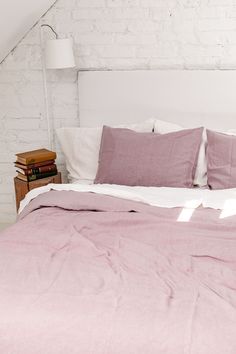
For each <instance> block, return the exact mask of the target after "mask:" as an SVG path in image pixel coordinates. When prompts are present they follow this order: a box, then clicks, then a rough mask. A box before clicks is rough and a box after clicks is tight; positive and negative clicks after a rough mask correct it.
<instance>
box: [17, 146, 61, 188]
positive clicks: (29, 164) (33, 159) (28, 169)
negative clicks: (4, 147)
mask: <svg viewBox="0 0 236 354" xmlns="http://www.w3.org/2000/svg"><path fill="white" fill-rule="evenodd" d="M16 157H17V158H16V162H15V167H16V168H17V170H16V172H17V178H19V179H21V180H22V181H26V182H31V181H35V180H38V179H41V178H45V177H51V176H55V175H56V174H57V166H56V164H55V159H56V157H57V156H56V153H55V152H53V151H50V150H47V149H39V150H34V151H28V152H24V153H19V154H16Z"/></svg>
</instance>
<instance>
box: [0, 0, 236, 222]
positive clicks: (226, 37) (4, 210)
mask: <svg viewBox="0 0 236 354" xmlns="http://www.w3.org/2000/svg"><path fill="white" fill-rule="evenodd" d="M45 21H46V22H47V23H49V24H52V25H53V26H54V27H55V29H56V30H57V31H58V32H59V34H61V35H65V34H66V35H68V36H72V37H73V38H74V40H75V53H76V60H77V66H78V68H80V69H99V68H103V69H104V68H105V69H137V68H142V69H143V68H145V69H167V68H170V69H172V68H180V69H196V68H200V69H204V68H205V69H232V68H233V69H234V68H236V0H181V1H180V0H58V2H57V3H56V5H55V6H54V7H53V8H52V9H51V10H50V11H49V12H48V13H47V15H46V16H45ZM49 88H50V92H51V98H50V99H51V102H52V114H53V116H54V119H55V125H56V126H57V127H59V126H63V125H76V124H77V122H78V121H77V90H76V70H70V71H63V70H62V71H57V72H51V73H50V76H49ZM46 144H47V131H46V124H45V118H44V99H43V89H42V73H41V60H40V46H39V27H38V26H35V28H33V29H32V30H31V31H30V32H29V33H28V35H27V36H26V37H25V38H24V39H23V40H22V41H21V43H20V44H19V45H18V46H17V48H16V49H15V50H14V51H13V52H12V53H11V54H10V55H9V56H8V57H7V59H6V60H5V61H4V62H3V63H2V64H1V65H0V223H1V222H10V221H12V220H14V218H15V212H14V191H13V181H12V178H13V176H14V175H15V171H14V167H13V166H12V162H13V161H14V153H15V152H19V151H24V150H29V149H34V148H39V147H42V146H46ZM59 164H60V166H61V164H63V159H62V157H61V156H59ZM61 167H62V168H63V166H61Z"/></svg>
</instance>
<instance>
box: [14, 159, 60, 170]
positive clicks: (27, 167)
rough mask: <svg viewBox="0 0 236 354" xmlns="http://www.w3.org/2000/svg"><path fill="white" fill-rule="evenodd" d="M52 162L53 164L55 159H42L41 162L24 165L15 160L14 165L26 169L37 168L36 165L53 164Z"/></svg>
mask: <svg viewBox="0 0 236 354" xmlns="http://www.w3.org/2000/svg"><path fill="white" fill-rule="evenodd" d="M53 164H55V160H49V161H42V162H37V163H33V164H30V165H24V164H22V163H19V162H17V161H16V162H15V167H17V168H21V169H22V170H28V169H30V168H37V167H41V166H48V165H53Z"/></svg>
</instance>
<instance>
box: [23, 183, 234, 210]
mask: <svg viewBox="0 0 236 354" xmlns="http://www.w3.org/2000/svg"><path fill="white" fill-rule="evenodd" d="M50 190H57V191H60V190H68V191H78V192H93V193H99V194H106V195H110V196H114V197H119V198H124V199H130V200H134V201H140V202H143V203H147V204H149V205H153V206H158V207H163V208H175V207H184V208H190V209H195V208H197V207H199V206H200V205H202V206H203V207H206V208H213V209H221V210H225V209H226V210H235V211H236V189H235V188H234V189H226V190H214V191H212V190H208V189H200V188H196V189H190V188H167V187H161V188H160V187H127V186H119V185H109V184H103V185H101V184H96V185H95V184H93V185H84V184H48V185H47V186H43V187H40V188H36V189H33V190H32V191H30V192H29V193H28V194H27V195H26V197H25V199H24V200H22V202H21V204H20V209H19V213H20V212H21V211H22V210H23V209H24V208H25V207H26V206H27V205H28V204H29V202H30V201H31V200H32V199H34V198H36V197H37V196H38V195H39V194H42V193H46V192H48V191H50Z"/></svg>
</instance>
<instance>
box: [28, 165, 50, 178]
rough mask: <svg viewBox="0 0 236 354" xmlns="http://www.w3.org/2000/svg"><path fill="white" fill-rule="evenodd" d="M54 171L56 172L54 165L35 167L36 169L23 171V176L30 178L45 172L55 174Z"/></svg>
mask: <svg viewBox="0 0 236 354" xmlns="http://www.w3.org/2000/svg"><path fill="white" fill-rule="evenodd" d="M56 170H57V167H56V165H51V166H50V165H49V166H43V167H36V168H30V169H28V170H25V175H26V176H32V175H38V174H40V173H45V172H55V171H56Z"/></svg>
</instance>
